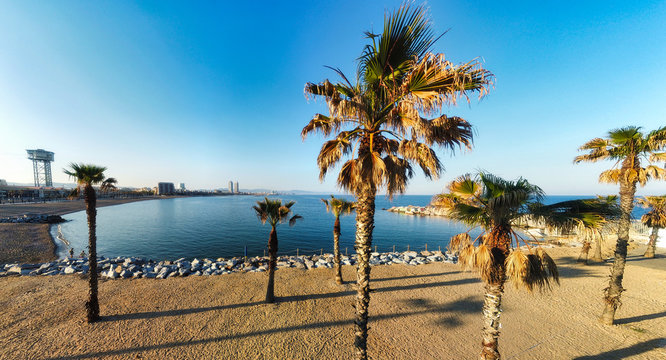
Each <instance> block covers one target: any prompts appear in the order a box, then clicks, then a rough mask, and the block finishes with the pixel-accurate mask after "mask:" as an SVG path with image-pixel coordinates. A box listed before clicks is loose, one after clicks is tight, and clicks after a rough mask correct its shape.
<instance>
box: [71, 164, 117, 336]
mask: <svg viewBox="0 0 666 360" xmlns="http://www.w3.org/2000/svg"><path fill="white" fill-rule="evenodd" d="M63 171H64V172H65V174H67V175H69V176H70V177H72V178H74V179H76V184H77V187H76V189H74V191H73V192H72V195H71V196H77V197H78V194H79V193H80V192H83V198H84V200H85V202H86V215H87V216H88V265H89V266H90V276H89V277H88V285H89V289H88V301H87V302H86V314H87V315H86V317H87V320H88V322H89V323H90V322H95V321H97V320H99V300H98V296H97V282H98V281H97V277H98V275H97V234H96V229H97V209H96V207H95V206H96V203H97V196H96V195H95V189H94V188H93V185H96V184H100V183H103V182H104V181H105V180H104V171H106V168H105V167H102V166H97V165H90V164H76V163H70V164H69V169H63ZM107 180H109V179H107ZM114 181H115V179H114Z"/></svg>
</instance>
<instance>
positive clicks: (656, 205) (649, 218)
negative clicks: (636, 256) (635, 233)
mask: <svg viewBox="0 0 666 360" xmlns="http://www.w3.org/2000/svg"><path fill="white" fill-rule="evenodd" d="M636 201H637V202H638V204H640V205H641V206H643V207H646V208H651V210H650V211H649V212H648V213H647V214H645V215H643V216H642V217H641V221H642V222H643V224H645V226H647V227H651V228H652V234H650V241H649V242H648V246H647V250H645V254H643V256H645V257H646V258H653V257H654V252H655V250H656V247H657V237H658V236H659V229H663V228H666V195H662V196H646V197H644V198H638V199H636Z"/></svg>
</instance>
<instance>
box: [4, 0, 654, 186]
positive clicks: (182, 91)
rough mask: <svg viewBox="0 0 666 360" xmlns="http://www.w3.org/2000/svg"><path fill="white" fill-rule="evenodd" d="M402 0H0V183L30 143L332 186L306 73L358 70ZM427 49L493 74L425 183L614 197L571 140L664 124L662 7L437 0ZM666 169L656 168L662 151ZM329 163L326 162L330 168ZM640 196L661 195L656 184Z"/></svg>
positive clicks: (270, 181)
mask: <svg viewBox="0 0 666 360" xmlns="http://www.w3.org/2000/svg"><path fill="white" fill-rule="evenodd" d="M399 4H400V2H399V1H384V2H380V1H371V2H370V1H369V2H364V1H327V2H319V1H317V2H313V1H303V2H298V1H283V2H273V1H271V2H265V3H262V2H233V3H231V2H229V3H226V2H225V3H220V2H196V3H193V2H171V1H141V2H131V1H104V2H90V1H57V2H56V1H24V0H21V1H19V0H16V1H5V0H0V129H1V131H0V134H1V135H0V178H3V179H6V180H8V181H9V182H25V183H29V182H32V168H31V163H30V161H29V160H27V159H26V153H25V149H30V148H44V149H47V150H50V151H54V152H55V158H56V161H55V163H54V164H53V169H54V181H56V182H67V181H68V179H67V177H66V176H65V175H64V174H63V173H62V171H61V169H62V168H63V167H65V166H66V165H67V164H68V163H69V162H72V161H75V162H90V163H95V164H99V165H104V166H107V167H108V171H107V175H109V176H114V177H116V178H118V180H119V183H120V185H121V186H155V184H156V183H157V182H158V181H172V182H184V183H185V184H186V185H187V187H188V188H217V187H226V186H227V183H228V181H229V180H232V179H233V180H234V181H236V180H237V181H239V182H240V184H241V188H271V189H278V190H290V189H302V190H310V191H317V192H322V193H326V192H331V191H335V190H336V186H335V181H334V180H335V175H333V176H329V178H327V180H326V181H325V182H324V183H320V182H319V181H318V178H317V175H318V170H317V168H316V161H315V160H316V156H317V153H318V151H319V147H320V146H321V143H322V138H320V137H316V136H315V137H311V138H309V139H308V140H307V141H305V142H302V141H301V138H300V130H301V128H302V127H303V126H304V125H305V124H306V123H307V121H308V120H309V119H310V118H311V116H312V115H313V114H314V113H316V112H325V109H324V108H323V106H322V104H321V103H320V102H318V103H314V102H309V103H308V102H307V101H306V100H305V98H304V96H303V86H304V84H305V83H306V82H307V81H312V82H319V81H322V80H324V79H326V78H330V79H332V80H335V79H337V78H336V77H335V74H333V73H332V72H331V71H330V70H329V69H326V68H324V65H331V66H335V67H340V68H342V69H343V71H345V72H346V73H349V74H353V72H354V70H355V59H356V58H357V57H358V56H359V55H360V53H361V50H362V46H363V45H364V44H365V43H366V41H367V40H366V39H365V38H364V37H363V31H365V30H371V29H375V30H376V31H379V30H380V29H381V26H382V24H383V16H384V12H385V10H387V9H395V8H396V7H398V6H399ZM428 4H429V7H430V10H431V16H432V20H433V24H434V28H435V29H436V30H437V31H439V32H443V31H445V30H447V29H450V31H449V32H448V33H447V34H446V35H445V36H444V37H443V38H441V39H440V41H439V42H438V43H437V44H436V45H435V47H434V50H435V52H442V53H445V54H446V56H447V58H449V59H451V60H453V61H454V62H466V61H469V60H472V59H473V58H476V57H481V58H482V59H483V60H484V61H485V67H486V68H487V69H489V70H491V71H492V72H493V73H494V74H495V75H496V78H497V83H496V87H495V89H494V90H493V91H491V93H490V95H489V96H487V97H486V98H484V99H483V100H482V101H481V102H478V101H475V100H474V101H472V103H471V104H470V105H469V106H468V105H467V104H461V105H459V106H458V107H454V108H448V109H445V113H446V114H449V115H458V116H462V117H464V118H465V119H467V120H468V121H469V122H471V123H472V124H473V125H474V126H475V128H476V131H477V136H476V139H475V147H474V150H473V151H472V152H471V153H464V154H460V153H458V154H456V155H455V156H453V157H452V156H450V154H448V153H445V152H443V151H442V152H440V154H441V158H442V160H443V161H444V165H445V167H446V172H445V173H444V174H443V176H442V178H441V179H440V180H438V181H428V180H426V179H425V177H424V176H423V175H422V174H420V173H417V175H416V176H415V178H414V179H413V180H412V181H411V182H410V185H409V188H408V194H433V193H436V192H439V191H441V189H442V188H443V186H444V185H445V184H446V182H447V181H449V180H451V179H452V178H454V177H455V176H458V175H460V174H462V173H465V172H470V171H475V170H477V169H485V170H488V171H490V172H494V173H496V174H498V175H501V176H503V177H506V178H515V177H518V176H521V175H522V176H524V177H525V178H527V179H528V180H529V181H531V182H533V183H535V184H537V185H539V186H541V187H542V188H543V189H544V190H545V191H546V192H547V193H549V194H596V193H601V194H607V193H613V192H616V191H617V187H616V186H614V185H600V184H598V183H597V176H598V174H599V172H600V171H602V170H603V169H605V168H608V167H610V166H611V165H612V164H611V163H600V164H581V165H573V164H572V159H573V158H574V156H576V155H577V154H578V152H577V150H576V149H577V147H578V146H580V145H581V144H583V143H584V142H585V141H587V140H589V139H591V138H594V137H598V136H604V135H605V134H606V132H607V131H608V130H609V129H612V128H617V127H621V126H626V125H638V126H643V127H644V128H645V129H648V130H652V129H655V128H657V127H659V126H663V125H666V108H665V104H666V90H665V88H664V84H666V66H664V59H666V45H665V44H666V2H664V1H641V2H630V1H603V2H601V1H594V2H581V1H571V2H563V1H552V2H539V3H531V4H530V5H525V3H524V2H510V1H503V2H468V1H432V2H430V3H428ZM660 165H662V166H663V164H660ZM334 174H335V173H334ZM641 193H666V183H664V182H662V183H655V184H653V185H649V186H648V187H646V188H645V189H644V190H643V191H642V192H641Z"/></svg>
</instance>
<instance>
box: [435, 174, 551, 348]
mask: <svg viewBox="0 0 666 360" xmlns="http://www.w3.org/2000/svg"><path fill="white" fill-rule="evenodd" d="M542 197H543V191H542V190H541V189H540V188H539V187H538V186H535V185H532V184H530V183H529V182H527V180H525V179H523V178H520V179H518V180H515V181H507V180H504V179H501V178H499V177H497V176H494V175H491V174H488V173H483V172H481V173H479V174H478V175H477V176H476V177H474V178H473V177H472V176H471V175H469V174H467V175H463V176H461V177H459V178H457V179H456V180H454V181H453V182H451V183H450V184H449V186H448V192H447V193H444V194H439V195H436V196H435V199H434V200H433V205H435V206H440V207H444V208H445V209H446V210H447V211H448V213H449V216H450V217H451V218H453V219H455V220H458V221H461V222H463V223H465V224H467V225H469V226H470V227H481V228H482V229H483V232H482V233H481V235H479V237H477V238H476V239H474V240H472V238H471V237H470V235H469V231H468V232H466V233H462V234H458V235H456V236H454V237H452V238H451V242H450V245H449V247H450V249H451V250H452V251H454V252H458V253H459V256H458V259H459V260H458V262H459V263H460V264H461V265H463V266H464V267H468V268H475V269H477V270H478V271H479V275H480V276H481V278H482V279H483V281H484V282H485V296H484V303H483V315H484V322H483V324H484V325H483V342H482V345H483V350H482V352H481V356H480V358H481V359H499V358H500V354H499V350H498V340H499V329H500V313H501V310H500V305H501V301H502V294H503V293H504V283H505V281H506V279H507V278H509V279H511V280H512V281H513V282H514V284H515V285H516V287H520V286H522V287H525V288H526V289H528V290H530V291H532V290H533V289H534V288H542V289H543V288H546V289H548V288H550V280H551V279H552V280H554V281H555V282H556V283H558V284H559V274H558V271H557V266H556V265H555V262H554V261H553V260H552V259H551V257H550V256H549V255H548V254H547V253H546V252H545V251H544V250H543V249H541V248H540V247H536V248H531V247H530V245H529V244H528V242H527V241H525V239H523V238H521V237H520V236H519V235H518V234H517V233H516V232H515V231H514V230H513V226H515V223H516V222H517V221H520V220H524V218H525V217H526V216H531V217H533V218H534V217H537V218H542V217H544V216H545V213H544V212H542V213H533V212H532V211H531V209H533V208H534V205H533V204H534V203H535V202H536V201H538V200H540V199H541V198H542ZM470 230H471V229H470ZM520 241H522V242H523V243H524V244H525V245H526V246H527V247H528V249H529V250H528V251H527V253H525V252H523V250H521V249H520V244H519V242H520ZM475 244H476V245H478V246H475Z"/></svg>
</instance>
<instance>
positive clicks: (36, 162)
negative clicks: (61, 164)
mask: <svg viewBox="0 0 666 360" xmlns="http://www.w3.org/2000/svg"><path fill="white" fill-rule="evenodd" d="M26 151H27V152H28V159H30V160H32V172H33V174H34V176H35V186H36V187H41V186H46V187H53V179H52V178H51V161H53V155H54V154H53V152H51V151H46V150H43V149H37V150H26Z"/></svg>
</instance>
